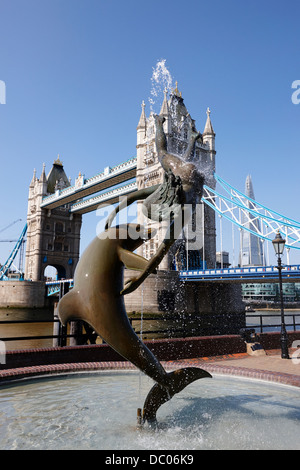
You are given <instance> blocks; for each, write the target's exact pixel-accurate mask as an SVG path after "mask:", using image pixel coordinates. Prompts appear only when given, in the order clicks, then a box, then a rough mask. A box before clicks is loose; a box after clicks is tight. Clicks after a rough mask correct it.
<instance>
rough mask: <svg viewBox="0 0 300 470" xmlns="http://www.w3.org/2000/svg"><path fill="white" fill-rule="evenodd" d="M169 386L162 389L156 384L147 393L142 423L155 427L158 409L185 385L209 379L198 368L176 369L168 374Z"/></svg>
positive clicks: (204, 371) (206, 374) (207, 375)
mask: <svg viewBox="0 0 300 470" xmlns="http://www.w3.org/2000/svg"><path fill="white" fill-rule="evenodd" d="M168 377H169V382H170V385H169V386H168V388H167V387H163V386H162V385H159V384H158V383H156V384H155V385H154V386H153V387H152V388H151V390H150V392H149V393H148V395H147V397H146V400H145V403H144V408H143V421H144V422H145V421H147V422H148V423H149V424H150V425H156V423H157V421H156V413H157V410H158V408H159V407H160V406H161V405H163V404H164V403H166V402H167V401H168V400H170V399H171V398H172V397H173V396H174V395H175V394H176V393H179V392H181V391H182V390H183V389H184V388H185V387H186V386H187V385H189V384H190V383H192V382H194V381H195V380H198V379H203V378H205V377H206V378H211V377H212V376H211V375H210V373H209V372H207V371H206V370H203V369H200V368H198V367H186V368H184V369H177V370H175V371H173V372H170V373H169V374H168Z"/></svg>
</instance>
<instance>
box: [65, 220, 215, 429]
mask: <svg viewBox="0 0 300 470" xmlns="http://www.w3.org/2000/svg"><path fill="white" fill-rule="evenodd" d="M130 231H131V233H133V231H135V232H140V235H141V236H140V237H139V238H137V239H136V240H134V239H132V237H130ZM150 235H151V234H150V230H144V229H143V227H141V226H140V225H135V224H128V225H120V226H118V227H112V228H110V229H108V230H107V231H106V232H105V234H103V236H102V237H100V238H99V237H96V238H95V239H94V240H93V241H92V242H91V244H90V245H89V246H88V247H87V249H86V250H85V251H84V253H83V254H82V256H81V258H80V261H79V263H78V265H77V268H76V272H75V277H74V287H73V289H72V291H70V292H68V294H66V295H65V296H64V297H62V299H61V300H60V302H59V304H58V315H59V318H60V321H61V322H62V324H64V325H65V324H66V323H67V322H68V321H71V320H83V321H85V322H87V323H88V324H89V325H91V327H92V328H93V329H94V330H95V331H96V332H97V333H98V334H99V336H100V337H101V338H102V339H103V340H104V341H105V342H106V343H108V344H109V345H110V346H111V347H112V348H113V349H114V350H115V351H117V352H118V353H119V354H121V355H122V356H123V357H125V358H126V359H128V360H129V361H130V362H132V364H134V365H135V366H136V367H138V368H139V369H140V370H141V371H143V372H144V373H145V374H147V375H148V376H149V377H151V378H152V379H153V380H154V381H155V382H156V383H157V384H159V385H160V388H157V387H155V386H154V387H153V389H152V390H151V391H150V393H149V395H148V397H147V399H146V405H147V406H146V408H145V413H144V415H145V418H144V419H145V420H147V421H149V422H150V421H155V416H156V410H157V408H158V407H159V406H160V405H161V404H162V403H164V402H165V401H167V400H168V399H170V398H171V397H172V396H173V395H174V394H175V393H178V392H179V391H181V390H182V388H184V386H185V385H187V383H191V382H193V381H194V380H196V379H199V378H202V377H210V374H209V373H208V372H206V371H204V370H202V369H199V368H197V367H192V368H185V369H180V370H178V371H175V372H172V373H170V374H168V373H167V372H166V371H165V369H164V368H163V367H162V365H161V364H160V362H159V361H158V360H157V358H156V357H155V356H154V355H153V354H152V352H151V351H150V350H149V349H148V348H147V347H146V346H145V344H144V343H143V342H142V341H141V340H140V339H139V337H138V336H137V335H136V333H135V332H134V331H133V329H132V327H131V324H130V322H129V320H128V317H127V313H126V309H125V303H124V297H123V295H120V291H121V290H122V288H123V270H124V266H126V267H127V268H129V269H136V270H144V269H145V266H146V265H147V264H148V260H146V259H145V258H143V257H141V256H139V255H136V254H135V253H133V251H134V250H135V249H136V248H138V246H140V245H141V244H142V243H143V241H144V240H145V239H147V238H148V237H149V236H150ZM183 384H185V385H183Z"/></svg>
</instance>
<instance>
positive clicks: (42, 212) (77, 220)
mask: <svg viewBox="0 0 300 470" xmlns="http://www.w3.org/2000/svg"><path fill="white" fill-rule="evenodd" d="M68 186H70V181H69V180H68V178H67V175H66V173H65V171H64V168H63V164H62V162H61V161H60V159H59V156H58V158H57V159H56V160H55V161H54V163H53V166H52V168H51V170H50V172H49V174H48V175H47V176H46V174H45V165H43V171H42V174H41V177H40V178H39V179H38V178H37V176H36V171H35V170H34V173H33V178H32V180H31V183H30V185H29V196H28V212H27V224H28V230H27V244H26V258H25V279H30V280H32V281H43V280H44V272H45V268H46V267H47V266H54V267H55V268H56V269H57V276H58V278H59V279H61V278H66V279H68V278H72V277H73V275H74V271H75V267H76V264H77V262H78V259H79V244H80V228H81V219H82V216H81V215H79V214H70V213H69V206H68V204H66V205H64V206H61V207H58V208H56V209H52V210H49V209H43V208H41V207H40V204H41V202H42V199H43V197H45V196H47V195H49V194H53V193H55V191H56V190H58V189H63V188H66V187H68Z"/></svg>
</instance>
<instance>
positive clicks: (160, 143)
mask: <svg viewBox="0 0 300 470" xmlns="http://www.w3.org/2000/svg"><path fill="white" fill-rule="evenodd" d="M154 119H155V125H156V133H155V142H156V149H157V154H158V159H159V161H160V163H161V165H162V167H163V169H164V170H165V182H164V183H163V184H162V185H156V186H152V187H150V188H145V189H141V190H139V191H136V192H135V193H133V194H132V195H131V196H129V198H128V199H127V200H124V201H123V202H122V203H121V204H120V205H119V206H117V207H116V209H115V210H114V211H113V212H112V213H111V215H110V216H109V218H108V219H107V221H106V226H105V228H106V229H107V228H108V227H110V226H111V223H112V221H113V219H114V217H115V215H116V214H117V213H118V212H119V211H120V210H121V209H123V208H124V207H126V206H128V205H129V204H132V203H133V202H134V201H137V200H143V199H144V200H145V201H144V203H143V207H144V214H145V215H146V216H147V217H148V218H150V219H152V220H156V221H161V220H166V219H167V220H168V217H169V220H170V225H169V228H168V230H167V232H166V235H165V238H164V240H163V241H162V243H161V245H160V246H159V248H158V250H157V252H156V254H155V255H154V256H153V257H152V258H151V259H150V260H149V262H148V264H147V265H146V266H145V269H144V270H143V271H142V272H141V274H139V275H138V276H136V277H134V278H132V279H129V280H128V281H127V283H126V287H125V288H124V289H123V290H122V294H123V295H125V294H129V293H130V292H133V291H134V290H135V289H137V288H138V287H139V286H140V285H141V284H142V282H143V281H144V280H145V279H146V278H147V277H148V276H149V274H151V273H153V272H154V271H155V269H156V268H157V267H158V265H159V264H160V262H161V261H162V259H163V258H164V256H165V255H166V254H167V252H168V251H169V249H170V248H171V246H172V245H173V244H174V243H175V241H176V240H177V239H178V237H179V236H180V233H181V231H182V228H183V227H184V225H186V224H187V223H188V221H189V220H190V218H191V216H192V211H193V209H194V207H195V205H196V204H197V203H199V202H200V200H201V197H202V191H203V184H204V175H203V174H202V173H201V172H200V170H199V168H198V166H197V165H196V164H195V163H194V162H192V161H191V160H192V157H193V154H194V148H195V142H196V140H198V139H201V134H200V133H199V132H196V130H195V129H194V128H193V125H192V123H191V124H190V130H189V135H190V139H189V144H188V147H187V150H186V152H185V154H184V155H183V157H179V156H177V155H173V154H170V153H168V151H167V138H166V135H165V132H164V129H163V123H164V117H162V116H158V115H155V116H154ZM171 189H173V191H171ZM153 207H154V208H155V207H156V208H157V209H156V210H154V211H153V210H151V209H152V208H153ZM160 215H161V218H160Z"/></svg>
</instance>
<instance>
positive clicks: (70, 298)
mask: <svg viewBox="0 0 300 470" xmlns="http://www.w3.org/2000/svg"><path fill="white" fill-rule="evenodd" d="M81 304H82V302H81V299H80V296H79V295H78V293H77V292H75V291H74V290H72V291H71V292H68V293H67V294H66V295H64V296H63V297H62V299H61V300H60V301H59V303H58V306H57V310H58V317H59V319H60V321H61V323H62V324H63V325H66V324H67V323H68V321H70V320H84V318H83V314H82V312H83V309H82V305H81Z"/></svg>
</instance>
